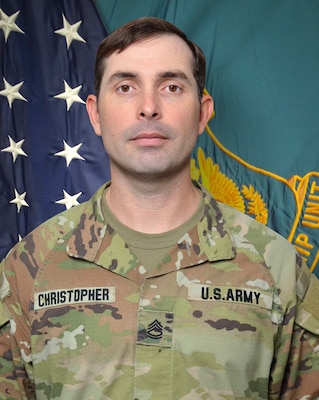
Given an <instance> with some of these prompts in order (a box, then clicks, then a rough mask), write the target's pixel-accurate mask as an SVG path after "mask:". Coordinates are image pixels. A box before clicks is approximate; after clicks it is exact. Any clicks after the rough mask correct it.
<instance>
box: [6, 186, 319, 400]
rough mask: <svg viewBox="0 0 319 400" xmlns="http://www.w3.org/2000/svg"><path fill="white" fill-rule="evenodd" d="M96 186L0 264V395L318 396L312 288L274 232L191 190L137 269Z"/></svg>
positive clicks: (318, 327) (318, 331) (317, 325)
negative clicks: (155, 253) (162, 250)
mask: <svg viewBox="0 0 319 400" xmlns="http://www.w3.org/2000/svg"><path fill="white" fill-rule="evenodd" d="M104 189H105V188H101V189H100V190H99V191H98V192H97V193H96V194H95V196H94V197H93V198H92V200H91V201H89V202H87V203H84V204H81V205H79V206H77V207H74V208H72V209H70V210H67V211H65V212H64V213H62V214H60V215H58V216H56V217H54V218H52V219H51V220H50V221H49V222H46V223H44V224H43V225H42V226H41V227H39V228H38V229H36V230H35V231H34V232H33V233H31V234H30V235H28V236H27V237H26V238H25V239H24V240H23V241H22V242H20V243H19V244H18V246H16V247H15V248H14V249H13V250H12V251H11V253H10V254H9V256H8V257H7V258H6V260H5V261H4V262H3V263H2V269H3V270H4V274H3V276H2V282H1V289H0V294H1V297H2V308H1V311H0V318H1V325H2V328H1V329H2V338H1V342H0V350H1V358H0V396H5V397H1V398H5V399H7V400H8V399H15V400H17V399H63V400H70V399H72V400H80V399H83V400H84V399H85V400H90V399H94V400H99V399H101V400H102V399H112V400H122V399H123V400H124V399H125V400H129V399H131V400H133V399H139V400H148V399H152V400H177V399H183V400H197V399H203V400H207V399H214V400H219V399H282V400H283V399H284V400H286V399H315V398H319V353H318V351H319V305H318V304H319V299H318V294H319V285H318V281H317V280H316V278H315V277H314V276H312V275H311V274H310V272H309V270H308V268H307V267H306V266H305V265H304V263H303V262H302V260H301V259H300V258H299V257H298V256H297V255H296V253H295V251H294V249H293V248H292V246H291V245H290V244H289V243H288V242H287V241H286V240H284V239H282V238H281V237H280V236H279V235H277V234H276V233H274V232H273V231H271V230H269V229H268V228H266V227H265V226H263V225H261V224H259V223H258V222H256V221H255V220H253V219H250V218H249V217H247V216H246V215H244V214H242V213H239V212H238V211H236V210H234V209H232V208H229V207H228V206H226V205H223V204H219V203H217V202H215V201H214V200H212V199H211V197H210V196H209V195H208V194H207V193H205V192H204V201H205V212H204V215H203V218H202V219H201V220H200V222H199V223H198V224H197V226H194V227H193V228H192V229H191V230H190V231H189V232H187V233H186V234H185V235H184V236H183V237H182V238H181V239H180V241H179V243H178V244H176V246H174V247H173V248H172V249H171V251H170V253H169V254H167V255H166V256H165V257H164V258H163V261H162V262H161V263H160V264H159V265H157V266H156V267H155V268H154V269H152V270H151V271H149V272H146V269H145V268H144V267H143V266H142V265H140V263H139V260H138V259H137V258H136V256H135V255H134V254H133V253H132V252H131V251H130V249H129V248H128V246H127V245H126V244H125V243H124V242H123V240H122V238H121V237H120V236H119V235H118V234H117V232H116V231H114V229H112V227H111V226H109V225H108V224H107V221H105V220H104V217H103V215H102V211H101V210H102V207H101V204H102V202H103V201H104V196H103V192H104ZM9 321H10V323H9Z"/></svg>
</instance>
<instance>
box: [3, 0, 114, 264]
mask: <svg viewBox="0 0 319 400" xmlns="http://www.w3.org/2000/svg"><path fill="white" fill-rule="evenodd" d="M105 36H106V31H105V28H104V25H103V24H102V22H101V20H100V18H99V15H98V12H97V10H96V8H95V4H94V3H93V1H91V0H54V1H53V0H49V1H48V0H37V1H29V0H10V1H8V0H0V260H1V259H2V258H3V257H4V256H5V255H6V253H7V252H8V251H9V250H10V248H11V247H12V246H13V245H14V244H15V243H16V242H18V241H19V238H21V237H23V236H25V235H26V234H27V233H28V232H30V231H31V230H32V229H34V228H35V227H36V226H38V225H39V224H40V223H41V222H43V221H44V220H46V219H48V218H50V217H51V216H53V215H55V214H57V213H58V212H61V211H63V210H65V209H67V208H70V207H72V206H74V205H76V204H78V203H81V202H83V201H85V200H87V199H88V198H89V197H90V196H91V195H92V194H93V192H94V191H95V190H96V189H97V188H98V187H99V186H101V185H102V184H103V183H104V182H105V181H107V180H108V179H109V178H110V175H109V161H108V157H107V155H106V153H105V150H104V148H103V145H102V141H101V138H100V137H97V136H96V135H95V134H94V131H93V129H92V127H91V125H90V122H89V119H88V116H87V113H86V109H85V101H86V98H87V96H88V94H89V93H94V61H95V55H96V50H97V47H98V44H99V43H100V41H101V40H102V39H103V37H105Z"/></svg>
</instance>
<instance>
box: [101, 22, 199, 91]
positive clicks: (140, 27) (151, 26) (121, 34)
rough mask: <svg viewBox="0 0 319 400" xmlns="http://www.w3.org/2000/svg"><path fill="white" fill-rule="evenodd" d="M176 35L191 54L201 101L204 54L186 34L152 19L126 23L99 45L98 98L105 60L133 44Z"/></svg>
mask: <svg viewBox="0 0 319 400" xmlns="http://www.w3.org/2000/svg"><path fill="white" fill-rule="evenodd" d="M165 34H166V35H177V36H179V37H180V38H181V39H182V40H183V41H184V42H185V43H186V44H187V46H188V47H189V48H190V50H191V52H192V54H193V60H194V65H193V74H194V78H195V80H196V83H197V89H198V96H199V99H201V97H202V95H203V90H204V87H205V77H206V60H205V56H204V53H203V52H202V50H201V49H200V47H199V46H197V45H196V44H195V43H193V42H192V41H191V40H189V39H188V37H187V36H186V34H185V33H184V32H183V31H181V30H180V29H178V28H177V27H176V26H175V25H173V24H171V23H170V22H168V21H166V20H164V19H160V18H154V17H142V18H138V19H135V20H133V21H130V22H128V23H126V24H125V25H123V26H121V27H119V28H118V29H116V30H115V31H113V32H112V33H111V34H110V35H108V36H107V37H106V38H105V39H104V40H103V41H102V42H101V44H100V46H99V48H98V51H97V56H96V62H95V91H96V95H97V96H99V93H100V87H101V81H102V78H103V74H104V70H105V63H104V61H105V59H106V58H107V57H109V56H111V55H112V54H113V53H115V52H116V51H118V52H119V53H120V52H121V51H123V50H125V49H126V48H127V47H128V46H130V45H131V44H133V43H136V42H139V41H142V40H144V39H148V38H151V37H156V36H161V35H165Z"/></svg>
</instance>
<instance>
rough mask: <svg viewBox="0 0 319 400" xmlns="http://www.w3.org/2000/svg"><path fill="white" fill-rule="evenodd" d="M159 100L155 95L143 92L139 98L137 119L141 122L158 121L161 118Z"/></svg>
mask: <svg viewBox="0 0 319 400" xmlns="http://www.w3.org/2000/svg"><path fill="white" fill-rule="evenodd" d="M159 103H160V102H159V98H158V96H157V94H156V93H153V91H152V92H147V93H146V92H143V93H141V96H140V104H139V108H138V118H139V119H142V120H148V121H149V120H153V119H159V118H160V116H161V111H160V104H159Z"/></svg>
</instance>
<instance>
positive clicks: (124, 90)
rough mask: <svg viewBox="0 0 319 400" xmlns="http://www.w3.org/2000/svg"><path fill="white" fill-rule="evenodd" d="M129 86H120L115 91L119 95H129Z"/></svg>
mask: <svg viewBox="0 0 319 400" xmlns="http://www.w3.org/2000/svg"><path fill="white" fill-rule="evenodd" d="M131 89H132V88H131V86H130V85H122V86H120V87H119V88H118V89H117V90H118V91H119V92H120V93H129V92H130V91H131Z"/></svg>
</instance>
